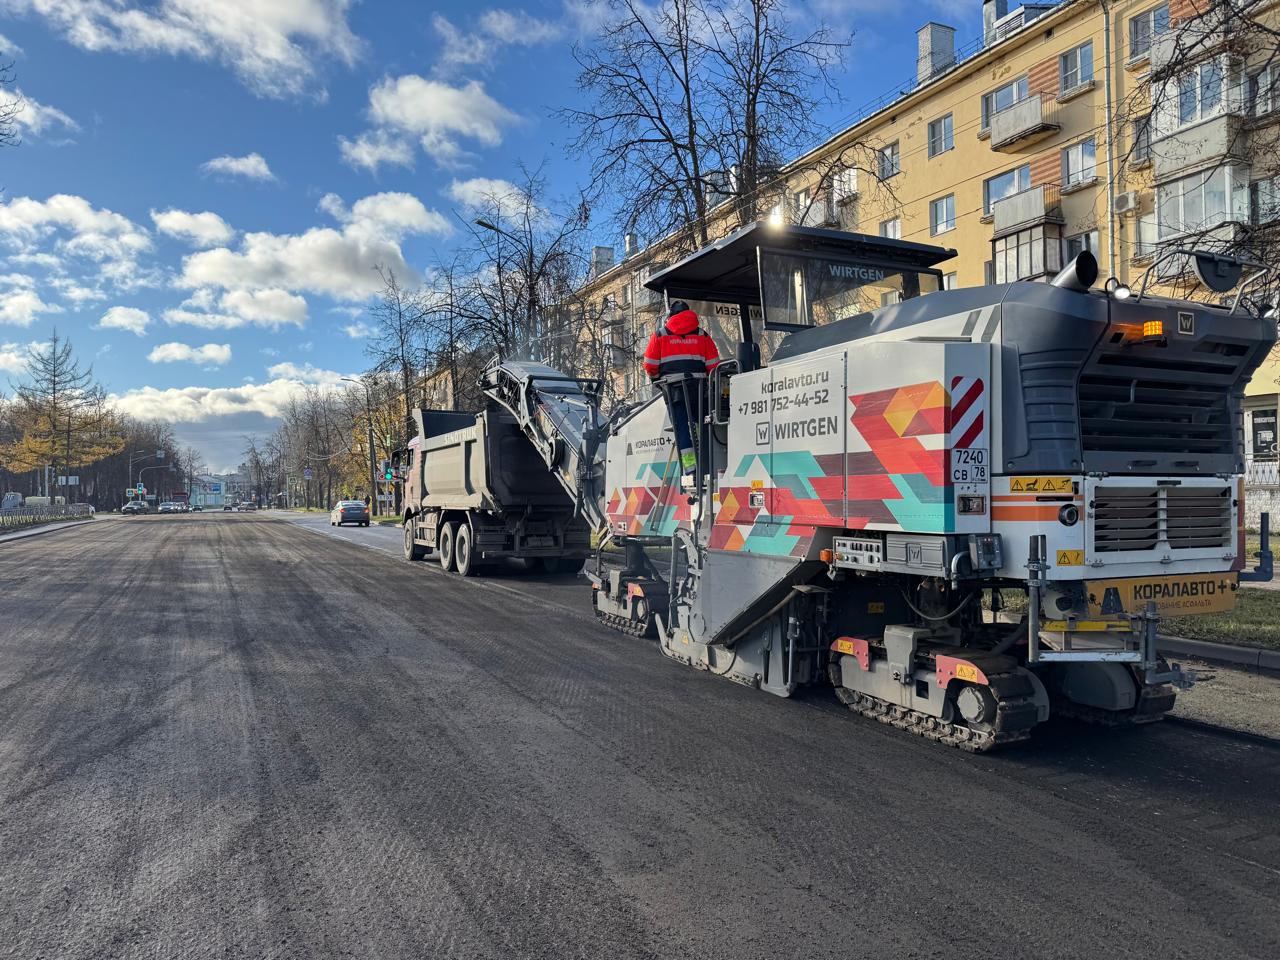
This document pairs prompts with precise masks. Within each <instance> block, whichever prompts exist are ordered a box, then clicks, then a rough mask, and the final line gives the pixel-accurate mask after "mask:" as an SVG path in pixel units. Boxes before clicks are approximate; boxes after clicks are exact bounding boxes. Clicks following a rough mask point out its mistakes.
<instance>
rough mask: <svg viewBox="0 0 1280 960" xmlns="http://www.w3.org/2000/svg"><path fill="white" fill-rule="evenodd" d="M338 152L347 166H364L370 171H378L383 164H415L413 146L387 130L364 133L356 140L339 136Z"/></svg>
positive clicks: (409, 165) (406, 165)
mask: <svg viewBox="0 0 1280 960" xmlns="http://www.w3.org/2000/svg"><path fill="white" fill-rule="evenodd" d="M338 153H339V154H341V156H342V162H343V163H345V164H346V165H347V166H349V167H356V168H361V167H363V168H364V169H365V170H368V171H369V172H370V173H377V172H378V168H379V167H380V166H382V165H383V164H387V165H389V166H393V167H411V166H413V146H412V145H411V144H410V143H409V142H408V141H406V140H404V139H402V138H401V137H397V136H393V135H391V134H389V133H387V132H386V131H385V130H373V131H370V132H368V133H362V134H360V136H358V137H356V138H355V139H354V140H348V139H347V138H346V137H339V138H338Z"/></svg>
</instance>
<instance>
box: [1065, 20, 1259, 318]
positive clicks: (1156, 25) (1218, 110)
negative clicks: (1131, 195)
mask: <svg viewBox="0 0 1280 960" xmlns="http://www.w3.org/2000/svg"><path fill="white" fill-rule="evenodd" d="M1165 18H1166V19H1164V20H1162V21H1155V20H1153V21H1152V22H1151V23H1149V24H1145V25H1144V27H1143V28H1142V29H1141V30H1131V31H1130V43H1131V47H1133V46H1134V45H1140V46H1138V48H1137V49H1131V50H1130V51H1129V52H1130V55H1131V56H1142V55H1149V56H1150V57H1151V60H1152V64H1151V70H1150V80H1149V83H1148V84H1145V85H1139V86H1137V87H1136V88H1135V89H1134V91H1133V92H1132V93H1131V94H1129V95H1128V96H1127V97H1126V98H1125V99H1124V100H1123V101H1122V102H1121V103H1120V104H1119V105H1118V107H1117V110H1116V111H1115V116H1114V117H1113V118H1112V119H1111V121H1110V122H1111V125H1112V130H1111V134H1112V136H1113V137H1116V138H1117V139H1119V140H1121V141H1122V142H1124V143H1125V144H1126V149H1125V150H1124V151H1123V152H1122V153H1121V155H1120V156H1119V158H1118V159H1119V168H1120V171H1121V172H1122V173H1123V175H1124V177H1125V179H1126V181H1127V182H1129V183H1133V182H1135V181H1138V182H1141V180H1142V178H1143V177H1144V176H1145V175H1146V174H1145V171H1146V170H1147V169H1148V168H1153V171H1154V174H1155V177H1156V179H1157V180H1159V181H1160V182H1159V183H1158V185H1157V186H1156V189H1155V191H1154V197H1152V206H1150V207H1147V206H1145V203H1144V207H1143V208H1142V209H1140V210H1138V211H1136V213H1137V214H1138V216H1137V218H1136V219H1132V220H1126V221H1125V222H1124V225H1123V227H1122V235H1124V236H1127V248H1128V249H1127V250H1126V251H1124V252H1126V253H1127V254H1128V255H1129V256H1131V257H1135V258H1139V259H1141V258H1143V257H1148V256H1152V255H1156V254H1157V250H1158V249H1165V248H1169V247H1179V248H1194V249H1208V250H1213V251H1215V252H1219V253H1225V254H1228V255H1233V256H1241V257H1244V258H1247V259H1251V260H1256V261H1258V262H1261V263H1263V264H1265V265H1266V266H1269V267H1271V268H1273V269H1272V275H1271V276H1270V278H1268V281H1267V286H1266V287H1262V288H1259V289H1256V290H1255V291H1254V296H1255V297H1256V298H1257V299H1258V300H1259V301H1263V300H1265V301H1267V302H1269V303H1273V304H1274V303H1275V302H1276V300H1277V298H1280V18H1277V16H1276V12H1275V8H1274V4H1272V3H1270V2H1266V0H1244V2H1228V0H1213V2H1206V3H1203V4H1200V5H1199V9H1198V11H1197V12H1196V13H1195V14H1194V15H1192V16H1189V17H1187V18H1185V19H1183V20H1181V21H1175V22H1172V23H1170V22H1168V21H1167V14H1166V15H1165ZM1217 115H1221V116H1222V117H1223V120H1222V121H1221V131H1222V133H1223V136H1224V137H1225V140H1224V142H1222V143H1218V144H1210V143H1209V142H1206V141H1204V140H1203V139H1202V135H1203V133H1204V131H1206V130H1209V129H1211V128H1209V127H1207V126H1196V124H1198V123H1199V121H1202V120H1206V119H1208V118H1210V117H1213V116H1217ZM1202 156H1205V157H1217V158H1218V159H1217V160H1215V161H1212V162H1210V163H1208V164H1205V163H1204V162H1202V161H1201V157H1202ZM1242 157H1247V158H1249V162H1248V163H1246V164H1241V163H1240V162H1239V159H1240V158H1242ZM1182 170H1185V171H1186V173H1185V175H1184V174H1183V173H1182V172H1181V171H1182ZM1188 187H1189V189H1190V191H1191V194H1192V201H1191V202H1183V194H1184V193H1185V192H1186V191H1187V190H1188ZM1086 229H1087V228H1086ZM1157 244H1158V245H1157ZM1182 266H1183V265H1182V264H1179V263H1175V262H1169V263H1167V264H1165V263H1161V264H1160V265H1157V266H1154V267H1153V270H1154V274H1155V279H1158V280H1160V281H1162V282H1165V283H1168V284H1170V285H1172V286H1174V287H1175V288H1176V289H1177V292H1178V294H1179V295H1181V296H1185V297H1189V298H1193V299H1204V298H1218V297H1220V296H1221V295H1220V294H1214V293H1213V292H1212V291H1209V290H1205V289H1200V288H1197V287H1196V286H1195V283H1194V280H1193V279H1192V278H1191V277H1190V276H1189V275H1187V274H1186V273H1184V272H1182Z"/></svg>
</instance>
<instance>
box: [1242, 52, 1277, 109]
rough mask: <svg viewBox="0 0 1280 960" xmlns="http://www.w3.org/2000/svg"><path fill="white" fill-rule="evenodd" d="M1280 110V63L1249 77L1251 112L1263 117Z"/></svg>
mask: <svg viewBox="0 0 1280 960" xmlns="http://www.w3.org/2000/svg"><path fill="white" fill-rule="evenodd" d="M1272 110H1280V63H1273V64H1271V66H1269V67H1268V68H1267V69H1265V70H1263V71H1261V72H1260V73H1255V74H1253V75H1252V76H1250V77H1249V111H1250V112H1251V113H1252V114H1253V115H1254V116H1258V117H1260V116H1262V115H1263V114H1264V113H1270V112H1271V111H1272Z"/></svg>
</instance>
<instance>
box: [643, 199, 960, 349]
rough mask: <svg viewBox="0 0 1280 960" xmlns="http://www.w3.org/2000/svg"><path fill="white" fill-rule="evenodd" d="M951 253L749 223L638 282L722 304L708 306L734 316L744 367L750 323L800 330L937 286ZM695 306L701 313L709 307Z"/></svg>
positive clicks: (751, 342) (753, 344) (677, 296)
mask: <svg viewBox="0 0 1280 960" xmlns="http://www.w3.org/2000/svg"><path fill="white" fill-rule="evenodd" d="M954 256H955V251H954V250H950V249H947V248H945V247H935V246H932V245H929V244H924V243H912V242H910V241H907V240H894V239H892V238H889V237H872V236H867V235H865V234H861V233H845V232H842V231H838V230H820V229H816V228H813V227H800V226H793V225H778V226H774V225H772V224H769V223H763V222H757V223H751V224H748V225H746V226H745V227H742V228H740V229H738V230H736V231H734V232H733V233H731V234H729V235H728V236H727V237H724V238H723V239H721V240H717V241H716V242H714V243H711V244H709V245H707V246H706V247H703V248H702V249H701V250H699V251H698V252H697V253H694V254H692V255H690V256H688V257H685V258H684V259H683V260H681V261H680V262H678V263H676V264H673V265H672V266H670V267H667V268H666V269H665V270H662V271H660V272H658V273H655V274H654V275H653V276H652V277H650V278H649V279H648V280H647V281H645V286H646V287H648V288H649V289H650V290H655V291H658V292H660V293H662V294H664V296H665V298H666V300H667V302H668V303H669V302H671V301H672V300H691V301H703V302H704V303H707V304H726V305H729V309H728V310H727V311H724V310H721V309H718V308H717V309H713V310H712V311H710V312H711V313H712V314H713V315H714V316H721V315H726V314H727V316H729V317H732V318H733V319H736V320H737V327H738V329H737V330H735V331H733V333H734V336H733V339H735V340H737V341H739V342H740V343H741V344H743V345H745V346H746V349H745V350H743V349H739V350H738V354H739V360H740V361H742V360H746V361H747V362H745V363H743V364H742V369H744V370H746V369H751V368H753V367H754V366H756V365H757V364H758V357H759V349H758V347H759V341H760V339H762V338H761V337H758V336H756V334H755V333H754V332H753V326H757V325H759V326H760V327H761V329H762V330H766V331H767V330H778V331H795V330H805V329H808V328H810V327H813V326H817V325H819V324H826V323H830V322H832V321H835V320H842V319H845V318H847V317H851V316H855V315H857V314H862V313H866V312H868V311H870V310H875V309H877V308H879V307H881V306H885V305H886V304H889V303H897V302H899V301H900V300H906V299H910V298H912V297H916V296H919V295H920V294H922V293H932V292H934V291H936V290H940V289H941V288H942V273H941V271H939V270H937V269H934V268H935V266H936V264H938V263H941V262H942V261H944V260H948V259H950V258H951V257H954ZM696 308H697V306H696V304H695V309H696ZM699 312H700V313H702V314H703V318H704V320H706V319H708V312H709V311H707V310H706V309H705V308H704V309H702V310H699ZM664 313H665V311H664ZM712 332H713V333H714V332H715V330H714V329H713V330H712Z"/></svg>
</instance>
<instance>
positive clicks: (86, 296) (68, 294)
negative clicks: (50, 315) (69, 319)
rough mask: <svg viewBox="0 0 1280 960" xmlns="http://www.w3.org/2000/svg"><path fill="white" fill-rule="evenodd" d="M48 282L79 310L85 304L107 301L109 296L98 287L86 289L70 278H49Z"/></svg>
mask: <svg viewBox="0 0 1280 960" xmlns="http://www.w3.org/2000/svg"><path fill="white" fill-rule="evenodd" d="M47 282H48V284H49V286H51V287H53V288H54V289H55V290H57V291H58V295H59V296H60V297H62V298H63V299H65V300H70V301H71V302H72V303H73V304H75V306H76V307H77V308H79V306H80V305H81V304H83V303H96V302H97V301H99V300H105V299H107V295H106V294H105V293H103V292H102V291H101V290H99V289H98V288H97V287H86V286H84V285H83V284H80V283H78V282H77V281H75V280H72V279H71V278H70V277H49V278H48V281H47Z"/></svg>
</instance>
